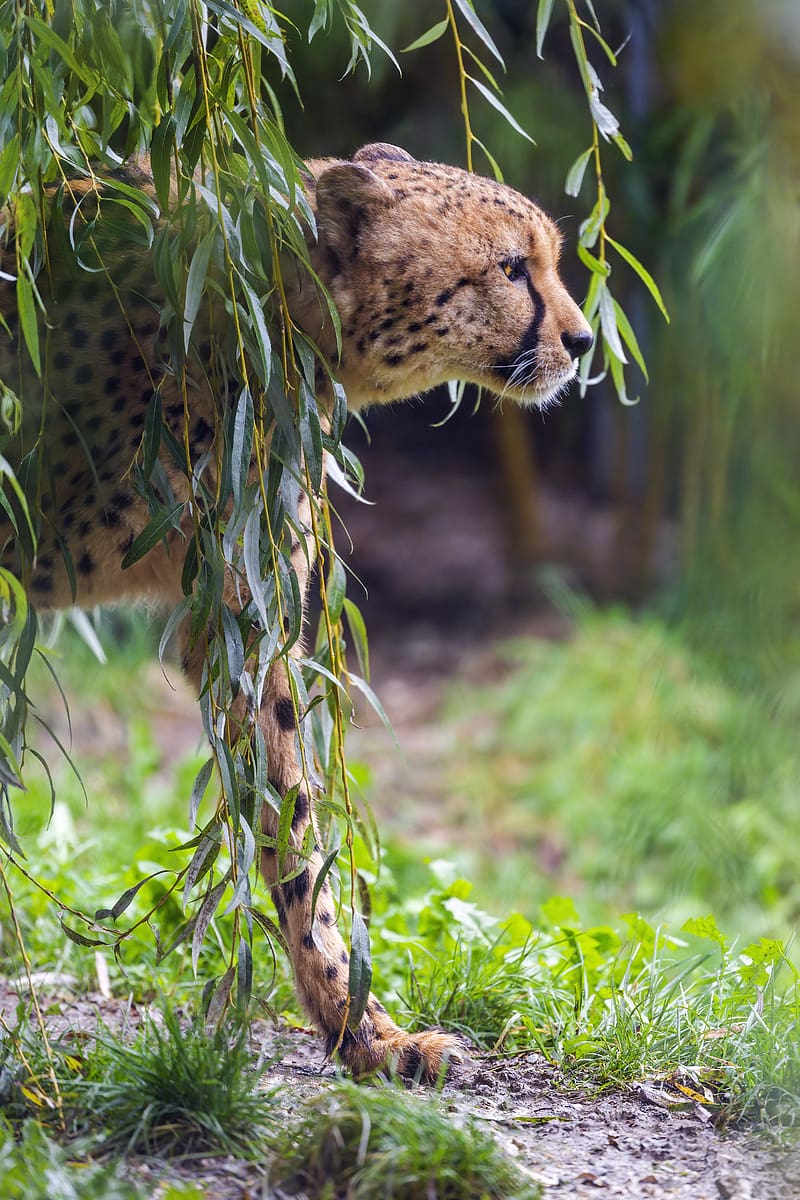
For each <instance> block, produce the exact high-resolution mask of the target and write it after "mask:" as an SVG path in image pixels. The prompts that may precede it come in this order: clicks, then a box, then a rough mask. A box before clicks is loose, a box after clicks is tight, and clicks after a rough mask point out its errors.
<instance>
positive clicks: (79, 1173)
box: [0, 1121, 186, 1200]
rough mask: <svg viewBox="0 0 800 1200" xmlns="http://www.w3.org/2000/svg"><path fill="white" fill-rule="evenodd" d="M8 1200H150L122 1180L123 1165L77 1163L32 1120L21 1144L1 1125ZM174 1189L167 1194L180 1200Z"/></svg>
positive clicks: (1, 1166)
mask: <svg viewBox="0 0 800 1200" xmlns="http://www.w3.org/2000/svg"><path fill="white" fill-rule="evenodd" d="M0 1179H2V1195H3V1200H78V1197H80V1200H145V1196H146V1194H147V1193H145V1191H144V1190H143V1189H140V1188H138V1187H137V1186H136V1185H135V1184H134V1183H132V1182H130V1181H128V1180H125V1179H124V1178H123V1177H122V1174H121V1170H120V1166H119V1164H114V1165H111V1166H98V1165H96V1164H88V1163H82V1162H77V1161H75V1159H74V1157H73V1155H71V1154H70V1153H69V1152H68V1151H67V1150H64V1149H62V1148H61V1147H60V1146H59V1145H58V1144H57V1143H56V1142H54V1141H51V1139H50V1138H49V1137H48V1136H47V1134H46V1133H45V1132H44V1130H43V1129H41V1128H40V1126H39V1125H37V1123H36V1122H35V1121H26V1122H25V1125H24V1127H23V1129H22V1134H21V1137H20V1139H19V1141H18V1140H17V1139H16V1137H15V1135H14V1133H13V1132H12V1130H11V1128H10V1127H9V1126H7V1125H5V1124H3V1123H0ZM178 1194H182V1195H184V1196H185V1195H186V1194H185V1193H177V1192H174V1191H171V1192H170V1191H168V1192H165V1193H164V1197H165V1200H166V1197H167V1196H177V1195H178Z"/></svg>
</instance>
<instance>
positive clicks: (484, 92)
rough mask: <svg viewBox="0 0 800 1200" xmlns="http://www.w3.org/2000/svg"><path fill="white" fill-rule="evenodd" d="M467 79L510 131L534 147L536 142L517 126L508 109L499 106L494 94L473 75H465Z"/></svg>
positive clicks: (517, 123) (501, 105)
mask: <svg viewBox="0 0 800 1200" xmlns="http://www.w3.org/2000/svg"><path fill="white" fill-rule="evenodd" d="M467 79H468V80H469V81H470V83H471V84H473V86H474V87H476V88H477V89H478V91H479V92H480V93H481V95H482V96H484V97H485V98H486V99H487V100H488V101H489V103H490V104H491V105H492V107H493V108H496V109H497V111H498V112H499V113H500V115H501V116H502V117H505V119H506V121H508V123H509V125H510V126H511V128H512V129H515V130H516V131H517V133H518V134H520V136H521V137H524V138H525V139H526V140H527V141H529V142H530V143H531V145H533V146H535V145H536V142H535V141H534V140H533V138H532V137H531V135H530V134H529V133H526V132H525V130H524V129H523V128H522V126H521V125H520V124H519V122H518V121H517V120H515V118H514V117H512V115H511V113H510V112H509V111H508V109H507V108H506V107H505V105H503V104H501V102H500V100H499V99H498V98H497V96H496V95H495V94H494V92H492V91H490V89H489V88H487V87H486V85H485V84H483V83H481V81H480V80H479V79H476V78H475V76H474V75H467Z"/></svg>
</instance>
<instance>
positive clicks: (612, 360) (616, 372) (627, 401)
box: [608, 354, 639, 408]
mask: <svg viewBox="0 0 800 1200" xmlns="http://www.w3.org/2000/svg"><path fill="white" fill-rule="evenodd" d="M608 367H609V370H610V371H611V378H612V379H613V381H614V387H615V389H616V392H617V399H618V400H619V402H620V404H624V405H625V406H626V407H628V408H633V406H634V405H636V404H638V403H639V397H638V396H633V397H631V396H629V395H628V393H627V391H626V388H625V367H624V366H623V364H622V363H621V362H620V360H619V359H618V358H617V357H616V356H615V355H614V354H609V356H608Z"/></svg>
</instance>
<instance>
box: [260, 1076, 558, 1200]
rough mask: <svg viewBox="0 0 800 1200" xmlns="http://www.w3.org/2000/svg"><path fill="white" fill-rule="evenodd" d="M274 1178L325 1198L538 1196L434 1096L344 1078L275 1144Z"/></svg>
mask: <svg viewBox="0 0 800 1200" xmlns="http://www.w3.org/2000/svg"><path fill="white" fill-rule="evenodd" d="M275 1151H276V1159H275V1162H274V1164H273V1168H272V1180H271V1182H272V1183H273V1185H275V1183H277V1182H280V1184H281V1186H282V1187H284V1188H289V1189H291V1191H290V1194H299V1193H302V1194H304V1195H313V1196H319V1197H325V1198H327V1200H338V1198H340V1197H342V1198H344V1197H347V1200H372V1198H373V1197H374V1198H375V1200H377V1198H378V1197H380V1198H381V1200H475V1197H480V1198H481V1200H536V1197H538V1196H539V1195H540V1191H539V1188H538V1187H537V1186H536V1185H534V1184H532V1183H530V1182H528V1181H527V1180H526V1179H525V1178H524V1177H523V1176H522V1174H521V1173H520V1172H519V1171H518V1170H517V1168H516V1167H515V1166H514V1165H513V1164H512V1163H511V1162H510V1160H509V1159H507V1158H506V1157H505V1156H504V1155H503V1154H502V1152H501V1151H500V1150H499V1149H498V1147H497V1146H496V1144H495V1143H494V1142H493V1141H492V1139H491V1138H490V1137H489V1136H488V1134H486V1133H484V1132H483V1130H481V1129H480V1128H478V1127H477V1126H476V1124H475V1123H474V1122H473V1121H471V1120H468V1121H466V1122H465V1123H464V1124H463V1125H461V1126H457V1125H455V1124H453V1122H452V1121H450V1120H448V1119H446V1118H445V1117H443V1116H442V1115H441V1113H440V1112H439V1110H438V1107H437V1104H436V1101H435V1100H431V1099H430V1098H420V1097H419V1096H415V1095H409V1094H408V1093H407V1092H404V1091H401V1090H399V1089H398V1088H397V1087H395V1086H390V1085H386V1086H380V1087H374V1088H364V1087H359V1086H357V1085H355V1084H351V1083H347V1082H341V1083H339V1084H337V1086H336V1087H335V1088H334V1089H333V1090H331V1091H329V1092H327V1093H326V1094H325V1095H323V1096H321V1097H319V1099H318V1100H317V1101H315V1102H314V1103H313V1104H311V1105H310V1106H309V1108H308V1109H307V1110H306V1112H305V1115H304V1116H303V1117H302V1118H301V1120H300V1121H299V1122H298V1124H297V1125H295V1126H294V1127H292V1128H290V1129H289V1130H287V1131H286V1132H285V1133H284V1134H282V1135H281V1136H280V1137H279V1138H278V1139H277V1140H276V1144H275Z"/></svg>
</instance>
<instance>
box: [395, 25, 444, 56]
mask: <svg viewBox="0 0 800 1200" xmlns="http://www.w3.org/2000/svg"><path fill="white" fill-rule="evenodd" d="M449 24H450V22H449V21H448V19H447V17H445V19H444V20H443V21H438V22H437V24H436V25H432V26H431V27H430V29H428V30H427V31H426V32H425V33H423V34H421V35H420V36H419V37H418V38H417V40H416V41H415V42H412V43H411V45H410V46H406V47H405V48H404V49H403V50H401V51H400V53H401V54H410V53H411V51H412V50H421V49H422V47H423V46H430V44H431V42H438V40H439V38H440V37H441V36H442V34H443V33H446V32H447V27H448V25H449Z"/></svg>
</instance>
